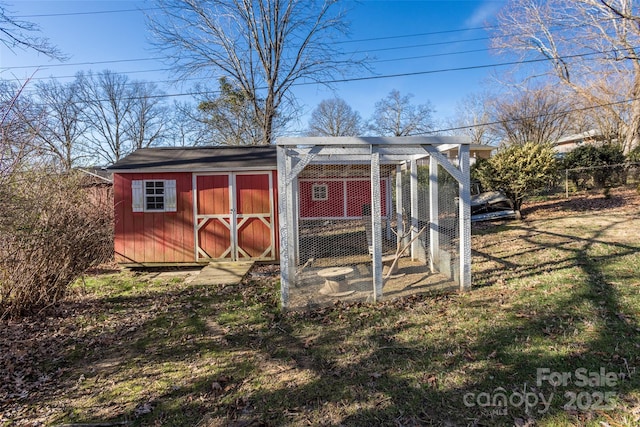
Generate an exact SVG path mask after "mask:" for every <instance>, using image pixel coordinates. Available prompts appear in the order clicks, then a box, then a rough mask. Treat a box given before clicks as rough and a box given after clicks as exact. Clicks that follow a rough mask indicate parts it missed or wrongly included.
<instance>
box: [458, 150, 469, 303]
mask: <svg viewBox="0 0 640 427" xmlns="http://www.w3.org/2000/svg"><path fill="white" fill-rule="evenodd" d="M458 159H459V165H458V167H459V168H460V171H461V172H462V180H460V182H459V183H458V188H459V196H460V199H459V200H460V203H459V206H458V208H459V218H460V221H459V235H460V283H459V285H460V290H461V291H468V290H469V289H471V183H470V179H469V176H470V175H469V172H470V166H469V146H468V145H462V144H461V145H460V147H459V148H458Z"/></svg>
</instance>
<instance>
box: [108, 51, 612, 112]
mask: <svg viewBox="0 0 640 427" xmlns="http://www.w3.org/2000/svg"><path fill="white" fill-rule="evenodd" d="M615 51H616V50H611V51H606V52H590V53H582V54H575V55H566V56H563V57H562V59H571V58H584V57H588V56H594V55H599V54H606V53H611V52H615ZM546 61H551V60H550V59H549V58H538V59H529V60H522V61H509V62H500V63H495V64H482V65H471V66H467V67H450V68H443V69H436V70H422V71H414V72H406V73H394V74H383V75H377V76H363V77H351V78H344V79H333V80H324V81H311V82H299V83H293V84H292V85H291V86H310V85H317V84H329V85H330V84H337V83H349V82H358V81H369V80H381V79H389V78H398V77H414V76H420V75H428V74H438V73H448V72H457V71H469V70H478V69H486V68H495V67H504V66H511V65H521V64H532V63H539V62H546ZM150 83H153V82H150ZM264 89H266V88H265V87H258V88H256V90H264ZM219 93H220V91H219V90H203V91H189V92H179V93H163V94H156V95H147V96H145V98H175V97H182V96H202V95H214V94H219ZM137 98H138V97H129V98H127V99H137ZM98 101H106V100H98Z"/></svg>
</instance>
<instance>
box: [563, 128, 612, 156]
mask: <svg viewBox="0 0 640 427" xmlns="http://www.w3.org/2000/svg"><path fill="white" fill-rule="evenodd" d="M604 140H605V138H604V136H603V135H602V133H601V132H600V131H598V130H596V129H591V130H588V131H586V132H581V133H574V134H572V135H567V136H563V137H562V138H559V139H558V140H557V141H555V142H554V143H553V146H554V148H555V150H556V152H557V153H558V157H564V156H565V155H566V154H567V153H568V152H570V151H573V150H574V149H576V148H578V147H580V146H582V145H585V144H601V143H602V142H603V141H604Z"/></svg>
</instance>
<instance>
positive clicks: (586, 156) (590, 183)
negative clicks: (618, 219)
mask: <svg viewBox="0 0 640 427" xmlns="http://www.w3.org/2000/svg"><path fill="white" fill-rule="evenodd" d="M624 162H625V156H624V153H623V151H622V147H620V146H619V145H617V144H603V145H601V146H595V145H591V144H589V145H582V146H580V147H578V148H576V149H574V150H572V151H571V152H569V153H568V154H567V156H566V157H565V158H564V163H563V167H564V168H565V169H568V170H569V173H568V176H569V179H570V180H571V181H572V182H573V183H574V185H575V186H576V188H577V189H582V190H586V189H590V188H593V187H596V188H606V187H611V186H613V185H616V184H621V183H623V182H624V180H625V168H624V166H623V163H624ZM572 169H573V170H572Z"/></svg>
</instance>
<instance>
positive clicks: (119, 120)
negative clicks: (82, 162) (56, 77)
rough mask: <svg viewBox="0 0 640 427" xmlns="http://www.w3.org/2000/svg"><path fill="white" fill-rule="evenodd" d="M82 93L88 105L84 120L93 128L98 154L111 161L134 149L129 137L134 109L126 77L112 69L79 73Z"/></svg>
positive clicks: (93, 146)
mask: <svg viewBox="0 0 640 427" xmlns="http://www.w3.org/2000/svg"><path fill="white" fill-rule="evenodd" d="M77 79H78V84H79V92H80V96H81V99H82V102H83V103H84V105H85V108H84V110H83V112H82V113H83V120H85V121H86V122H87V124H88V125H89V127H90V128H91V132H89V133H88V134H87V138H88V142H89V146H90V147H91V150H92V151H93V152H94V153H95V157H96V158H97V159H99V160H100V161H102V162H106V163H108V164H110V163H114V162H116V161H118V160H119V159H120V158H121V157H123V156H125V155H126V154H128V153H130V152H131V151H133V144H132V142H131V141H130V140H129V135H130V134H129V129H128V125H129V123H128V122H127V116H128V115H129V114H130V113H131V111H132V108H133V99H132V98H131V97H130V96H129V91H128V86H127V81H128V79H127V76H125V75H122V74H117V73H114V72H111V71H103V72H101V73H98V74H95V75H94V74H93V73H92V72H89V73H87V74H84V73H79V74H78V76H77Z"/></svg>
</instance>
